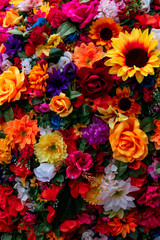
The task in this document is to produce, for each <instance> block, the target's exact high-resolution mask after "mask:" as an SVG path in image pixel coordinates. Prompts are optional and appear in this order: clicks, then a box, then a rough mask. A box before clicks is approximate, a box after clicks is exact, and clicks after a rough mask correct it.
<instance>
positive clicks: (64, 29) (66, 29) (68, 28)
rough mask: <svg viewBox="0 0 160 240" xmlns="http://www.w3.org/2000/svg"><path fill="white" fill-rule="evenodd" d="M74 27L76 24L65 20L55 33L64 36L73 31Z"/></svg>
mask: <svg viewBox="0 0 160 240" xmlns="http://www.w3.org/2000/svg"><path fill="white" fill-rule="evenodd" d="M76 29H77V28H76V26H75V25H74V24H73V23H72V22H69V21H65V22H64V23H62V24H61V25H60V27H59V28H58V30H57V34H59V35H61V37H65V36H67V35H69V34H71V33H74V32H75V31H76Z"/></svg>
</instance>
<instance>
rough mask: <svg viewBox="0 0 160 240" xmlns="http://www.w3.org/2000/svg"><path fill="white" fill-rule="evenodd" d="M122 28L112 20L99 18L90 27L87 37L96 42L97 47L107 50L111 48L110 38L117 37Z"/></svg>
mask: <svg viewBox="0 0 160 240" xmlns="http://www.w3.org/2000/svg"><path fill="white" fill-rule="evenodd" d="M121 30H122V27H120V24H119V23H116V22H115V21H114V20H113V19H112V18H106V17H103V18H100V19H97V20H96V21H95V22H93V23H92V26H91V27H90V31H89V32H90V35H89V37H90V38H92V39H95V40H97V42H96V44H97V45H102V46H105V47H106V48H107V49H109V48H110V47H111V38H112V37H118V35H119V33H120V32H121Z"/></svg>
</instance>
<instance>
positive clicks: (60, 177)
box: [55, 174, 64, 183]
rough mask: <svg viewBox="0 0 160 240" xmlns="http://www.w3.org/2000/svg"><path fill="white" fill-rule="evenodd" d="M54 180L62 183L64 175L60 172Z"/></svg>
mask: <svg viewBox="0 0 160 240" xmlns="http://www.w3.org/2000/svg"><path fill="white" fill-rule="evenodd" d="M55 180H56V181H57V182H60V183H62V182H64V176H63V175H62V174H60V175H58V176H57V177H56V178H55Z"/></svg>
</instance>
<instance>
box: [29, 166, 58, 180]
mask: <svg viewBox="0 0 160 240" xmlns="http://www.w3.org/2000/svg"><path fill="white" fill-rule="evenodd" d="M54 170H55V167H54V165H51V164H49V163H42V164H40V166H39V167H37V168H34V170H33V172H34V174H35V175H36V177H37V180H38V181H41V182H50V181H51V179H52V178H54V176H55V173H54Z"/></svg>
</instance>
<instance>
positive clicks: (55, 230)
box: [53, 225, 61, 238]
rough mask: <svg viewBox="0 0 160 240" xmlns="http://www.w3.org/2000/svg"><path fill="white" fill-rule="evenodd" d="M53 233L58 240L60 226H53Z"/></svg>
mask: <svg viewBox="0 0 160 240" xmlns="http://www.w3.org/2000/svg"><path fill="white" fill-rule="evenodd" d="M53 231H54V233H55V235H56V237H57V238H59V237H60V235H61V231H60V226H55V225H54V226H53Z"/></svg>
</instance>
